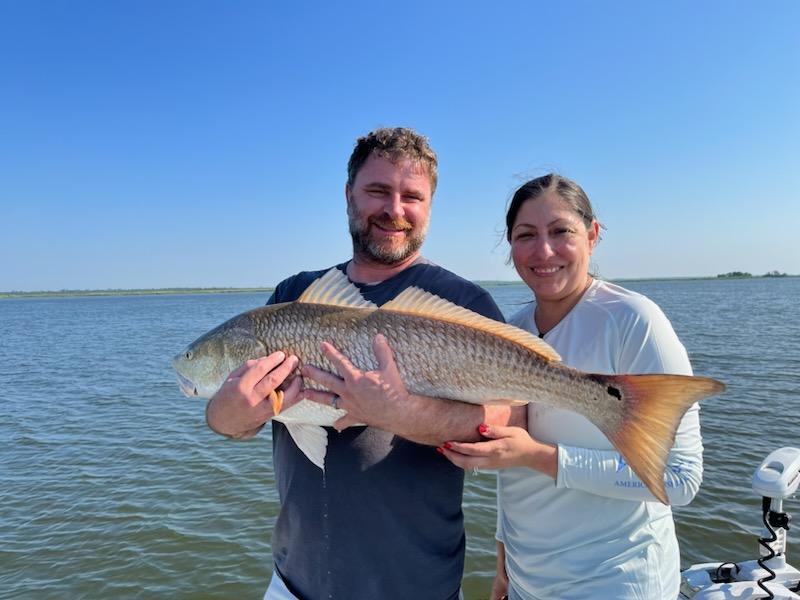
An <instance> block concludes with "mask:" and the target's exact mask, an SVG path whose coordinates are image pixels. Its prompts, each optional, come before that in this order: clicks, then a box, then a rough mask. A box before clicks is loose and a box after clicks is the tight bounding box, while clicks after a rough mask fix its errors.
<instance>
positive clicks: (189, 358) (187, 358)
mask: <svg viewBox="0 0 800 600" xmlns="http://www.w3.org/2000/svg"><path fill="white" fill-rule="evenodd" d="M184 356H185V357H186V360H192V357H193V356H194V354H192V351H191V350H187V351H186V354H184Z"/></svg>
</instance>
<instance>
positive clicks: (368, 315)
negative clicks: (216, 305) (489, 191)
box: [173, 269, 725, 504]
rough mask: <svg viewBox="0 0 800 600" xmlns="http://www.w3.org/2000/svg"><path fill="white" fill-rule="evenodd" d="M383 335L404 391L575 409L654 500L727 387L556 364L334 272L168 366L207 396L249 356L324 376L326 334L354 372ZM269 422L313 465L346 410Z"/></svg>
mask: <svg viewBox="0 0 800 600" xmlns="http://www.w3.org/2000/svg"><path fill="white" fill-rule="evenodd" d="M378 333H382V334H383V335H384V336H386V338H387V340H388V342H389V345H390V346H391V348H392V350H393V351H394V355H395V359H396V360H397V366H398V368H399V370H400V373H401V374H402V376H403V381H404V382H405V384H406V386H407V388H408V390H409V391H410V392H412V393H414V394H422V395H427V396H433V397H438V398H449V399H451V400H460V401H462V402H470V403H473V404H497V403H507V404H524V403H527V402H539V403H542V404H549V405H553V406H557V407H559V408H565V409H568V410H572V411H575V412H577V413H579V414H581V415H583V416H585V417H586V418H587V419H589V420H590V421H591V422H592V423H594V424H595V425H596V426H597V427H598V428H599V429H600V430H601V431H602V432H603V433H604V434H605V435H606V436H607V437H608V439H609V440H610V441H611V443H612V444H614V446H615V447H616V448H617V450H619V452H620V454H621V455H622V456H623V458H624V459H625V461H626V462H627V463H628V464H629V465H630V466H631V468H632V469H633V470H634V471H635V472H636V473H637V475H638V476H639V477H640V478H641V480H642V481H643V482H644V483H645V484H646V485H647V487H648V488H649V489H650V490H651V491H652V493H653V494H654V495H655V497H656V498H658V499H659V500H660V501H661V502H663V503H665V504H666V503H668V500H667V494H666V491H665V489H664V480H663V475H664V467H665V464H666V460H667V455H668V453H669V451H670V448H671V447H672V444H673V442H674V439H675V431H676V429H677V427H678V424H679V422H680V420H681V417H682V416H683V414H684V413H685V412H686V410H687V409H688V408H689V407H690V406H691V405H692V404H694V403H695V402H696V401H698V400H700V399H702V398H705V397H707V396H710V395H712V394H717V393H720V392H722V391H723V390H724V389H725V386H724V385H723V384H722V383H720V382H718V381H715V380H714V379H708V378H705V377H690V376H683V375H598V374H591V373H583V372H581V371H578V370H576V369H571V368H569V367H566V366H564V365H562V364H561V363H560V362H559V361H560V357H559V356H558V354H556V352H555V351H554V350H553V349H552V348H551V347H550V346H548V345H547V344H546V343H545V342H543V341H542V340H540V339H539V338H538V337H536V336H534V335H532V334H531V333H528V332H527V331H523V330H521V329H518V328H516V327H512V326H510V325H505V324H503V323H498V322H496V321H493V320H491V319H487V318H485V317H483V316H480V315H477V314H475V313H473V312H471V311H469V310H466V309H464V308H461V307H459V306H456V305H455V304H452V303H451V302H448V301H446V300H443V299H441V298H439V297H438V296H434V295H432V294H429V293H428V292H425V291H423V290H421V289H419V288H414V287H412V288H408V289H406V290H405V291H403V292H402V293H401V294H400V295H398V296H397V297H396V298H395V299H394V300H392V301H391V302H388V303H387V304H384V305H383V306H381V307H380V308H378V307H376V306H375V305H374V304H373V303H371V302H369V301H367V300H365V299H364V298H363V297H362V296H361V294H360V292H359V290H358V289H357V288H356V287H355V286H354V285H353V284H351V283H350V282H349V281H348V279H347V277H346V276H345V275H344V274H343V273H342V272H341V271H339V270H338V269H331V270H330V271H328V273H326V274H325V275H324V276H322V277H321V278H319V279H318V280H317V281H315V282H314V283H313V284H311V285H310V286H309V287H308V289H307V290H306V291H305V293H304V294H303V295H302V296H301V297H300V298H299V299H298V300H297V301H296V302H289V303H284V304H275V305H270V306H265V307H262V308H258V309H255V310H251V311H249V312H246V313H242V314H241V315H238V316H236V317H234V318H232V319H230V320H229V321H226V322H225V323H223V324H222V325H220V326H219V327H216V328H215V329H213V330H211V331H209V332H208V333H206V334H205V335H203V336H202V337H200V338H198V339H197V340H196V341H194V342H192V343H191V344H190V345H189V346H188V347H187V348H186V349H185V350H184V351H183V352H181V353H180V354H178V355H177V356H176V357H175V359H174V361H173V367H174V368H175V371H176V372H177V373H178V379H179V383H180V385H181V388H182V389H183V391H184V392H185V393H186V394H187V395H194V396H200V397H203V398H210V397H211V396H212V395H213V394H214V393H215V392H216V391H217V390H218V389H219V387H220V386H221V385H222V383H223V382H224V381H225V379H226V377H227V376H228V374H229V373H230V372H231V371H232V370H234V369H235V368H236V367H238V366H239V365H241V364H242V363H244V362H245V361H246V360H248V359H252V358H258V357H261V356H266V355H267V354H270V353H272V352H275V351H277V350H282V351H284V352H285V353H286V354H287V355H288V354H295V355H297V356H298V357H299V358H300V361H301V363H310V364H315V365H318V366H320V367H321V368H324V369H327V370H330V371H332V372H334V369H333V366H332V365H331V364H330V362H329V361H328V360H327V359H326V358H325V356H324V355H323V354H322V352H321V350H320V342H322V341H324V340H326V341H330V342H332V343H333V344H334V345H335V346H336V347H337V348H338V349H339V350H340V351H341V352H342V353H343V354H344V355H345V356H347V357H349V358H350V360H351V361H352V362H353V364H354V365H356V366H357V367H358V368H360V369H365V370H372V369H375V368H377V361H376V359H375V356H374V354H373V351H372V340H373V338H374V337H375V335H376V334H378ZM279 397H280V394H278V395H277V396H275V397H273V404H274V406H275V408H276V413H279V414H276V416H275V417H274V418H275V419H276V420H278V421H282V422H283V423H285V424H286V426H287V428H288V429H289V432H290V434H291V435H292V438H293V439H294V440H295V442H296V443H297V445H298V446H299V447H300V448H301V449H302V450H303V452H304V453H305V454H306V456H308V457H309V459H310V460H312V461H313V462H314V463H315V464H317V465H318V466H319V467H320V468H324V457H325V451H326V447H327V435H326V432H325V430H324V429H323V428H322V427H320V426H327V425H331V424H333V422H334V421H336V419H338V418H339V417H341V416H342V415H343V414H344V412H343V411H342V410H336V409H334V408H333V407H328V406H324V405H321V404H317V403H314V402H310V401H308V400H303V401H301V402H299V403H297V404H296V405H294V406H292V407H291V408H288V409H287V410H285V411H283V412H279V411H280V406H279V404H280V402H279Z"/></svg>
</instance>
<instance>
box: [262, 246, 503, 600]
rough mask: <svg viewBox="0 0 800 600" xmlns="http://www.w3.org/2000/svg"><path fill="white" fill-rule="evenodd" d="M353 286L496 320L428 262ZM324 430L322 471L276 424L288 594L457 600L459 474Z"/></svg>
mask: <svg viewBox="0 0 800 600" xmlns="http://www.w3.org/2000/svg"><path fill="white" fill-rule="evenodd" d="M345 264H346V263H345ZM345 264H342V265H338V268H339V269H341V270H344V267H345ZM326 270H327V269H326ZM326 270H322V271H313V272H303V273H299V274H297V275H295V276H294V277H290V278H289V279H286V280H284V281H283V282H281V283H280V284H279V285H278V287H277V288H276V289H275V292H274V293H273V294H272V296H271V297H270V299H269V302H268V303H269V304H273V303H279V302H291V301H293V300H296V299H297V298H298V297H299V296H300V295H301V294H302V293H303V291H304V290H305V289H306V288H307V287H308V286H309V285H310V284H311V283H312V282H313V281H314V280H316V279H317V278H319V277H320V276H322V275H323V274H324V273H325V272H326ZM355 285H356V286H357V287H359V288H360V289H361V292H362V294H363V296H364V297H365V298H366V299H367V300H370V301H372V302H374V303H375V304H377V305H378V306H380V305H382V304H384V303H386V302H388V301H389V300H391V299H392V298H394V297H395V296H397V295H398V294H399V293H400V292H402V291H403V290H404V289H406V288H408V287H410V286H417V287H420V288H422V289H424V290H427V291H429V292H431V293H433V294H436V295H437V296H440V297H441V298H445V299H447V300H449V301H451V302H453V303H455V304H458V305H460V306H464V307H466V308H469V309H470V310H472V311H474V312H477V313H479V314H482V315H484V316H487V317H490V318H493V319H497V320H499V321H502V320H503V316H502V314H501V312H500V310H499V309H498V308H497V305H496V304H495V303H494V300H492V298H491V296H490V295H489V294H488V292H486V291H485V290H484V289H482V288H480V287H479V286H477V285H475V284H473V283H471V282H469V281H467V280H465V279H462V278H461V277H458V276H457V275H455V274H453V273H451V272H449V271H447V270H445V269H443V268H441V267H439V266H436V265H433V264H431V263H427V262H422V263H417V264H415V265H413V266H411V267H409V268H407V269H405V270H403V271H402V272H401V273H399V274H397V275H395V276H394V277H392V278H390V279H388V280H386V281H383V282H381V283H378V284H375V285H361V284H355ZM327 431H328V451H327V455H326V458H325V472H324V473H323V472H322V471H321V470H320V469H319V468H318V467H316V466H315V465H314V464H312V463H311V461H309V460H308V458H306V456H305V455H304V454H303V453H302V452H301V451H300V450H299V449H298V448H297V446H296V445H295V443H294V441H293V440H292V439H291V437H290V436H289V433H288V431H287V430H286V427H285V426H284V425H283V424H281V423H278V422H274V421H273V425H272V435H273V461H274V465H275V479H276V483H277V487H278V493H279V494H280V500H281V509H280V513H279V515H278V520H277V523H276V524H275V531H274V534H273V538H272V551H273V557H274V560H275V568H276V569H277V572H278V574H279V575H280V576H281V578H282V579H283V580H284V582H285V583H286V584H287V587H289V589H290V590H291V591H292V593H294V594H295V595H296V596H297V597H298V598H300V599H301V600H327V599H329V598H331V599H333V600H376V599H381V600H392V599H397V600H408V599H410V598H413V599H415V600H420V599H430V600H453V599H456V598H458V592H459V589H460V586H461V579H462V575H463V570H464V545H465V540H464V518H463V514H462V512H461V497H462V492H463V485H464V472H463V471H462V470H461V469H460V468H458V467H456V466H454V465H453V464H451V463H450V462H449V461H448V460H447V459H445V458H444V457H443V456H441V455H439V454H438V453H437V452H436V451H435V450H434V448H432V447H430V446H423V445H420V444H416V443H414V442H410V441H408V440H405V439H403V438H400V437H397V436H395V435H393V434H392V433H389V432H386V431H382V430H380V429H375V428H373V427H350V428H348V429H346V430H344V431H343V432H341V433H338V432H337V431H336V430H335V429H333V428H327Z"/></svg>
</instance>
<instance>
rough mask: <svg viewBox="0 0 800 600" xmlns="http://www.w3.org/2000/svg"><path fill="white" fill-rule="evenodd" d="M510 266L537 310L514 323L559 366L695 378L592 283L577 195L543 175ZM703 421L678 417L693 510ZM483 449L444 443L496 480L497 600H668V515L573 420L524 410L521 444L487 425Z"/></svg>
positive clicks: (521, 222) (628, 305) (671, 486)
mask: <svg viewBox="0 0 800 600" xmlns="http://www.w3.org/2000/svg"><path fill="white" fill-rule="evenodd" d="M506 225H507V231H506V235H507V239H508V241H509V243H510V245H511V258H512V260H513V262H514V266H515V267H516V269H517V272H518V273H519V275H520V277H522V280H523V281H524V282H525V283H526V284H527V285H528V286H529V287H530V288H531V290H532V291H533V294H534V296H535V302H534V303H533V304H532V305H529V306H526V307H525V308H523V309H522V310H520V311H519V312H518V313H517V314H515V315H514V316H513V317H512V318H511V320H510V322H511V323H512V324H514V325H516V326H518V327H522V328H524V329H527V330H528V331H531V332H533V333H535V334H537V335H539V336H540V337H542V338H544V340H545V341H547V342H548V343H549V344H550V345H551V346H552V347H553V348H555V350H556V351H557V352H558V353H559V354H560V355H561V357H562V360H563V362H564V364H566V365H568V366H571V367H575V368H577V369H580V370H582V371H587V372H592V373H608V374H619V373H672V374H683V375H690V374H691V372H692V370H691V366H690V364H689V359H688V357H687V354H686V350H685V349H684V347H683V346H682V345H681V343H680V341H679V340H678V338H677V336H676V335H675V332H674V331H673V329H672V326H671V325H670V323H669V321H668V320H667V318H666V317H665V316H664V314H663V313H662V312H661V310H660V309H659V308H658V307H657V306H656V305H655V304H654V303H653V302H652V301H650V300H649V299H647V298H645V297H644V296H642V295H640V294H637V293H634V292H631V291H629V290H626V289H624V288H621V287H619V286H616V285H613V284H610V283H607V282H604V281H601V280H599V279H596V278H595V277H593V276H592V275H591V274H590V273H589V259H590V257H591V254H592V251H593V249H594V247H595V245H596V244H597V242H598V240H599V232H600V225H599V223H598V221H597V219H596V218H595V216H594V212H593V210H592V207H591V204H590V203H589V199H588V198H587V196H586V194H585V193H584V191H583V190H582V189H581V188H580V186H578V185H577V184H576V183H574V182H573V181H570V180H569V179H566V178H564V177H560V176H558V175H553V174H550V175H546V176H544V177H539V178H537V179H534V180H532V181H529V182H527V183H526V184H524V185H523V186H522V187H521V188H519V189H518V190H517V192H516V193H515V194H514V196H513V198H512V200H511V204H510V206H509V209H508V212H507V214H506ZM698 411H699V408H698V407H697V405H694V406H693V407H692V408H691V409H690V410H689V411H688V412H687V413H686V415H685V416H684V417H683V420H682V421H681V424H680V427H679V429H678V432H677V435H676V439H675V445H674V447H673V449H672V452H671V453H670V458H669V462H668V467H667V469H666V475H665V482H664V483H665V486H666V489H667V495H668V497H669V500H670V503H671V504H674V505H684V504H687V503H688V502H690V501H691V500H692V498H693V497H694V495H695V493H696V492H697V490H698V488H699V486H700V481H701V477H702V450H703V447H702V442H701V437H700V423H699V415H698ZM480 431H481V433H482V434H483V435H484V437H486V438H489V439H488V441H482V442H476V443H456V442H448V443H447V444H445V447H444V448H443V449H442V452H443V453H444V454H445V456H447V457H448V458H449V459H450V460H451V461H452V462H454V463H455V464H457V465H459V466H461V467H464V468H474V467H478V468H499V469H500V470H499V471H498V518H497V540H498V544H497V546H498V560H497V576H496V578H495V582H494V586H493V589H492V596H491V598H492V600H498V599H500V598H503V597H504V596H505V595H506V594H507V595H508V598H509V599H510V600H538V599H545V598H547V599H550V598H558V599H560V600H565V599H570V598H575V599H584V598H614V599H633V598H636V599H643V600H660V599H664V600H674V599H675V598H676V597H677V596H678V588H679V584H680V572H679V567H680V561H679V554H678V543H677V539H676V537H675V529H674V524H673V520H672V512H671V510H670V508H669V507H668V506H665V505H663V504H661V503H659V502H657V501H656V500H655V498H654V497H653V496H652V494H651V493H650V492H649V491H648V489H647V488H646V487H645V486H644V485H643V484H642V483H641V481H640V480H639V479H638V477H637V476H636V474H635V473H633V471H632V470H631V469H630V468H629V467H628V466H627V465H626V464H625V463H624V461H623V460H622V459H621V458H620V455H619V453H618V452H616V451H615V450H614V448H613V446H612V445H611V443H610V442H609V441H608V439H607V438H606V437H605V436H604V435H603V434H602V433H601V432H600V430H599V429H597V428H596V427H595V426H594V425H592V424H591V423H590V422H589V421H588V420H587V419H586V418H584V417H582V416H580V415H577V414H575V413H572V412H569V411H565V410H560V409H557V408H548V407H544V406H537V405H534V404H531V405H529V406H528V427H527V431H526V430H524V429H521V428H514V427H497V426H486V425H482V426H481V428H480Z"/></svg>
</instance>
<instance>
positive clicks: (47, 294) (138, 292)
mask: <svg viewBox="0 0 800 600" xmlns="http://www.w3.org/2000/svg"><path fill="white" fill-rule="evenodd" d="M274 289H275V288H271V287H264V288H158V289H132V290H58V291H43V292H13V291H12V292H0V299H3V298H59V297H68V296H69V297H72V296H156V295H167V294H242V293H262V292H263V293H265V294H271V293H272V291H273V290H274Z"/></svg>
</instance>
